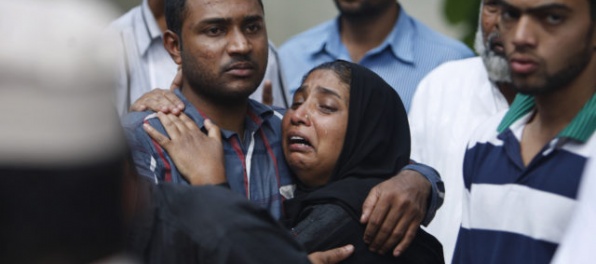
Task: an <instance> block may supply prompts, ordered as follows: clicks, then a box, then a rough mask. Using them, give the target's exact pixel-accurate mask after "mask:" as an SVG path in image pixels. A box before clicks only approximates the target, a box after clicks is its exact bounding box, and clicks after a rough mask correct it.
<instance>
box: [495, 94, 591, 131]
mask: <svg viewBox="0 0 596 264" xmlns="http://www.w3.org/2000/svg"><path fill="white" fill-rule="evenodd" d="M534 107H535V102H534V97H532V96H529V95H522V94H518V95H517V96H516V97H515V100H514V101H513V103H512V104H511V108H509V111H508V112H507V114H505V117H503V120H502V121H501V124H499V127H498V128H497V131H498V132H499V133H503V132H504V131H505V130H506V129H507V128H509V126H511V125H512V124H513V123H515V121H517V120H519V119H520V118H521V117H523V116H525V115H526V114H527V113H528V112H530V111H531V110H532V109H534ZM594 131H596V94H594V95H592V98H590V100H589V101H588V102H587V103H586V104H585V105H584V107H583V108H582V109H581V110H580V111H579V113H577V115H576V116H575V117H574V118H573V120H571V123H569V125H567V126H566V127H565V128H564V129H563V131H561V133H559V135H558V136H557V137H559V138H571V139H575V140H577V141H580V142H586V141H588V139H590V136H592V134H593V133H594Z"/></svg>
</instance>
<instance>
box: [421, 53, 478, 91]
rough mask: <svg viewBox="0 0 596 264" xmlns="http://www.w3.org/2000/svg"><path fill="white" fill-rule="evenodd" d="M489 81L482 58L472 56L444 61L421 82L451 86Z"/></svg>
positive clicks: (422, 83)
mask: <svg viewBox="0 0 596 264" xmlns="http://www.w3.org/2000/svg"><path fill="white" fill-rule="evenodd" d="M483 82H488V75H487V72H486V68H485V67H484V63H483V62H482V58H480V57H472V58H466V59H460V60H452V61H447V62H444V63H442V64H441V65H439V66H437V67H436V68H435V69H433V70H432V71H430V72H429V73H428V74H427V75H426V76H425V77H424V78H423V79H422V80H421V82H420V85H421V86H423V85H424V84H425V83H426V86H428V85H429V84H430V85H439V84H442V85H440V86H450V85H451V84H455V85H462V84H467V83H475V84H478V85H480V84H481V83H483Z"/></svg>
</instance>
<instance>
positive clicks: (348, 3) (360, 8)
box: [333, 0, 395, 17]
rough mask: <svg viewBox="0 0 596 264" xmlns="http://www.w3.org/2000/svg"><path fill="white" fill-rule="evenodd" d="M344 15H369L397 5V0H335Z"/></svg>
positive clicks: (374, 14)
mask: <svg viewBox="0 0 596 264" xmlns="http://www.w3.org/2000/svg"><path fill="white" fill-rule="evenodd" d="M333 1H334V2H335V6H336V7H337V9H338V10H339V12H340V13H341V14H342V15H343V16H348V17H350V16H352V17H369V16H376V15H377V14H379V13H381V12H382V11H384V10H386V9H387V8H389V7H390V6H391V5H395V0H333Z"/></svg>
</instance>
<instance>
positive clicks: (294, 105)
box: [290, 101, 302, 110]
mask: <svg viewBox="0 0 596 264" xmlns="http://www.w3.org/2000/svg"><path fill="white" fill-rule="evenodd" d="M301 105H302V101H294V102H292V105H291V106H290V108H292V109H293V110H296V109H298V107H300V106H301Z"/></svg>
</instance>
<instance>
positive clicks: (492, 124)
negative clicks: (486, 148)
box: [467, 109, 508, 149]
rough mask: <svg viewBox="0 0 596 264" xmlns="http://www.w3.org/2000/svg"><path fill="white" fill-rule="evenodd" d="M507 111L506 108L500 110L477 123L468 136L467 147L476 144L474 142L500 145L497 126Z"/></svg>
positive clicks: (501, 143)
mask: <svg viewBox="0 0 596 264" xmlns="http://www.w3.org/2000/svg"><path fill="white" fill-rule="evenodd" d="M507 111H508V110H507V109H505V110H502V111H500V112H498V113H496V114H494V115H492V116H491V117H489V118H488V119H487V120H486V121H484V122H482V123H481V124H480V125H478V126H477V127H476V129H475V131H474V132H473V133H472V136H471V137H470V140H469V143H468V148H467V149H471V148H473V147H474V146H476V144H486V143H489V144H491V145H493V146H502V145H503V141H502V140H501V139H499V132H498V131H497V127H498V126H499V124H500V123H501V120H503V117H504V116H505V114H506V113H507Z"/></svg>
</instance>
